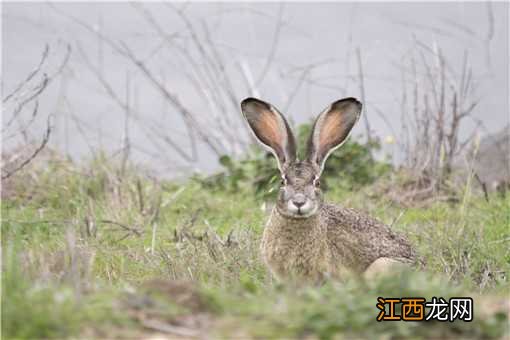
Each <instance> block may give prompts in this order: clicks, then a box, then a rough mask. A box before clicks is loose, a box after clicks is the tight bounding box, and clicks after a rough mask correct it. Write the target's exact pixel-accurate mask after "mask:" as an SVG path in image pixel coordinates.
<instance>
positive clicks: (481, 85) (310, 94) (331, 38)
mask: <svg viewBox="0 0 510 340" xmlns="http://www.w3.org/2000/svg"><path fill="white" fill-rule="evenodd" d="M2 10H3V13H2V38H3V45H2V46H3V49H2V88H3V95H2V98H3V114H2V117H3V119H2V120H3V122H2V129H3V131H2V132H3V133H2V142H3V148H4V150H14V149H16V148H19V147H20V146H23V145H32V147H33V148H35V149H37V147H38V146H40V145H41V144H42V143H45V142H47V143H45V144H46V145H45V147H47V148H51V149H54V150H58V152H60V153H62V154H65V155H67V156H68V157H70V158H71V159H73V160H75V161H78V160H82V159H87V158H91V156H92V155H93V154H95V153H97V152H98V151H99V150H101V151H102V152H105V154H106V155H107V157H111V158H118V159H119V160H120V161H126V160H130V161H133V162H135V163H137V164H142V165H143V166H144V167H145V168H147V169H148V170H150V171H151V172H153V173H155V174H157V175H158V176H163V177H181V176H185V175H187V174H189V173H190V171H194V172H205V173H210V172H211V171H213V170H215V169H217V168H218V159H219V158H220V157H221V156H222V155H229V156H234V157H237V156H239V155H241V154H242V153H243V152H245V151H246V148H247V147H248V145H249V144H250V143H252V142H253V140H251V135H250V134H248V133H247V130H246V126H245V125H244V122H243V121H242V120H241V118H242V117H241V114H240V110H239V102H240V101H241V100H242V99H243V98H245V97H248V96H256V97H259V98H262V99H264V100H266V101H269V102H271V103H272V104H273V105H275V106H276V107H277V108H279V109H280V110H281V111H282V112H284V114H285V115H286V116H287V117H288V118H289V119H290V120H291V122H292V124H293V125H294V126H297V125H298V124H302V123H307V122H310V120H311V119H313V118H314V117H315V116H316V115H317V114H318V113H319V112H320V111H321V110H323V109H324V108H325V107H326V106H327V105H328V104H329V103H330V102H332V101H334V100H337V99H338V98H341V97H346V96H354V97H357V98H360V99H361V100H362V101H363V102H364V104H365V105H364V119H363V120H361V121H360V122H359V124H358V125H357V126H356V128H355V131H354V134H353V136H354V137H355V138H358V139H359V140H377V141H378V142H380V144H381V146H382V150H383V154H389V155H390V156H391V157H392V161H393V162H394V163H397V164H398V163H402V162H417V163H420V161H419V160H412V159H411V158H413V156H412V155H413V154H414V155H416V153H419V152H420V151H421V152H422V153H427V152H428V151H427V152H423V151H424V150H429V149H427V148H428V147H427V146H424V145H425V144H427V143H429V142H430V143H431V144H434V143H435V144H437V145H443V144H444V145H448V143H450V144H449V145H450V147H451V142H452V141H451V140H448V135H455V138H456V139H458V140H455V141H454V143H455V144H456V145H454V146H453V150H452V153H455V154H456V155H457V154H459V155H460V154H462V151H463V147H464V146H467V145H469V144H470V142H472V141H473V140H475V139H476V138H482V137H484V136H487V135H490V134H494V133H499V132H500V131H501V130H502V128H504V127H505V126H506V125H507V124H508V120H509V116H508V112H509V106H508V91H509V88H508V74H509V73H508V72H509V71H508V3H505V2H499V3H490V2H487V3H463V2H449V3H446V2H445V3H425V2H423V3H418V2H417V3H348V2H341V3H324V4H320V5H317V4H311V3H310V4H307V3H263V4H256V3H134V4H133V3H95V2H91V3H3V4H2ZM427 122H428V123H427ZM440 126H444V129H443V127H440ZM440 130H444V131H442V132H441V133H442V135H443V136H441V134H439V135H436V133H435V132H437V131H440ZM431 134H434V135H433V136H432V135H431ZM418 135H420V136H422V138H421V139H420V140H418V138H417V137H416V136H418ZM46 137H47V138H46ZM46 139H47V141H46ZM431 139H434V140H435V141H432V140H431ZM443 139H444V140H443ZM427 141H428V142H427ZM431 148H432V149H435V147H434V146H432V147H431ZM438 150H439V149H438ZM440 152H443V153H445V152H446V153H448V152H449V151H448V148H447V147H445V149H444V150H442V151H441V150H440V151H438V153H440ZM414 158H416V157H414ZM428 162H430V158H427V159H426V160H422V161H421V163H422V164H426V163H428Z"/></svg>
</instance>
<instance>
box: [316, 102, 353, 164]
mask: <svg viewBox="0 0 510 340" xmlns="http://www.w3.org/2000/svg"><path fill="white" fill-rule="evenodd" d="M361 107H362V105H361V103H360V102H359V101H358V100H356V99H355V98H344V99H341V100H338V101H336V102H334V103H333V104H331V105H330V106H329V107H328V108H327V109H326V110H324V111H323V112H322V113H321V114H320V115H319V117H317V120H316V121H315V124H314V125H313V128H312V133H311V135H310V138H309V139H308V150H307V160H308V161H310V162H311V163H313V164H315V165H316V166H317V167H318V168H319V169H320V171H321V172H322V169H323V168H324V162H325V161H326V159H327V158H328V156H329V155H330V154H331V152H333V151H334V150H335V149H336V148H338V147H339V146H341V145H342V144H343V143H344V142H345V141H346V139H347V137H348V136H349V133H350V132H351V130H352V128H353V126H354V124H356V122H357V121H358V119H359V117H360V115H361Z"/></svg>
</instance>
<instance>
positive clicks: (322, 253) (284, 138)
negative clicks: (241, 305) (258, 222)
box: [241, 98, 416, 282]
mask: <svg viewBox="0 0 510 340" xmlns="http://www.w3.org/2000/svg"><path fill="white" fill-rule="evenodd" d="M241 109H242V112H243V114H244V117H245V118H246V120H247V122H248V124H249V126H250V128H251V129H252V131H253V132H254V134H255V136H256V137H257V139H258V140H259V141H260V142H261V143H262V144H263V145H264V146H265V147H267V148H268V149H269V150H270V151H271V152H272V153H273V154H274V156H275V157H276V159H277V161H278V167H279V169H280V172H281V176H282V185H281V188H280V191H279V194H278V200H277V202H276V205H275V208H274V209H273V211H272V213H271V216H270V217H269V221H268V222H267V225H266V227H265V229H264V233H263V236H262V243H261V251H262V257H263V259H264V261H265V262H266V264H267V266H268V267H269V269H270V271H271V272H272V274H273V275H274V276H275V277H276V278H277V279H279V280H285V279H289V278H299V279H307V280H312V281H316V282H317V281H319V282H320V281H322V280H323V279H325V278H328V277H334V278H337V279H342V278H344V277H345V276H346V275H348V274H349V273H360V274H364V276H365V277H367V276H368V277H372V276H373V275H375V274H378V273H380V272H383V273H384V272H388V271H389V270H391V269H392V268H393V267H395V266H400V265H404V266H407V265H409V264H412V263H414V262H415V257H416V255H415V252H414V250H413V249H412V247H411V246H410V245H409V243H408V242H407V240H406V239H405V238H404V237H403V236H400V235H398V234H396V233H395V232H393V231H392V230H391V229H390V228H389V227H388V226H386V225H385V224H383V223H381V222H379V221H377V220H375V219H373V218H371V217H368V216H366V215H364V214H362V213H361V212H358V211H356V210H353V209H349V208H345V207H341V206H338V205H333V204H329V203H325V202H324V201H323V195H322V192H321V189H320V181H319V178H320V176H321V172H322V169H323V168H324V162H325V161H326V159H327V158H328V156H329V155H330V154H331V152H333V150H335V149H336V148H338V147H339V146H341V145H342V143H343V142H345V140H346V139H347V137H348V135H349V132H350V131H351V129H352V127H353V126H354V124H355V123H356V122H357V120H358V118H359V117H360V114H361V103H360V102H359V101H357V100H356V99H354V98H345V99H341V100H339V101H336V102H334V103H333V104H331V105H330V106H329V107H328V108H327V109H326V110H324V111H323V112H322V113H321V114H320V115H319V116H318V118H317V120H316V121H315V123H314V125H313V128H312V132H311V135H310V138H309V140H308V145H307V147H308V149H307V154H306V158H305V159H304V160H298V159H297V153H296V140H295V139H294V136H293V134H292V131H291V129H290V127H289V124H288V123H287V121H286V119H285V118H284V117H283V115H282V114H281V113H280V112H278V110H277V109H276V108H275V107H273V106H272V105H270V104H269V103H266V102H264V101H261V100H258V99H255V98H247V99H245V100H243V101H242V103H241Z"/></svg>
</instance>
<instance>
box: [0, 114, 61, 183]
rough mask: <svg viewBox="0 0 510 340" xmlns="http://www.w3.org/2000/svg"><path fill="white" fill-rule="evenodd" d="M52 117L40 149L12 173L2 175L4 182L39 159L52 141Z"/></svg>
mask: <svg viewBox="0 0 510 340" xmlns="http://www.w3.org/2000/svg"><path fill="white" fill-rule="evenodd" d="M51 117H52V116H51V115H50V116H48V122H47V128H46V132H45V134H44V136H43V139H42V142H41V144H40V145H39V147H37V149H35V151H34V152H33V153H32V154H31V155H30V156H29V157H28V158H27V159H26V160H24V161H23V162H21V164H20V165H18V166H17V167H15V168H14V169H13V170H11V171H8V172H6V173H5V174H4V175H2V180H5V179H7V178H9V177H11V176H12V175H14V174H15V173H16V172H18V171H20V170H21V169H23V168H24V167H25V166H27V165H28V164H29V163H30V162H32V161H33V160H34V158H36V157H37V155H38V154H39V153H40V152H41V151H42V150H43V149H44V147H45V146H46V144H48V141H49V139H50V135H51V131H52V126H51V123H50V120H51Z"/></svg>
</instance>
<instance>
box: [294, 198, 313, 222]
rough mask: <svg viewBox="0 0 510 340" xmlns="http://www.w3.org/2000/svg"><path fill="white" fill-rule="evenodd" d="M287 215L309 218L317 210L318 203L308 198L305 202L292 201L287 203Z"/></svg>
mask: <svg viewBox="0 0 510 340" xmlns="http://www.w3.org/2000/svg"><path fill="white" fill-rule="evenodd" d="M286 210H287V211H286V213H287V214H286V215H290V217H294V218H307V217H310V216H312V215H314V214H315V213H316V212H317V205H316V204H314V203H313V202H312V201H311V200H307V201H306V202H304V204H301V205H296V204H294V203H293V202H292V201H289V202H288V203H287V209H286Z"/></svg>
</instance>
